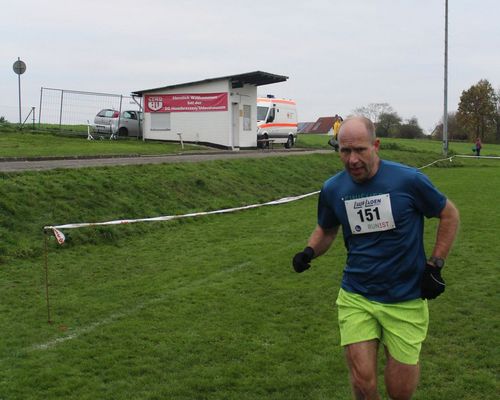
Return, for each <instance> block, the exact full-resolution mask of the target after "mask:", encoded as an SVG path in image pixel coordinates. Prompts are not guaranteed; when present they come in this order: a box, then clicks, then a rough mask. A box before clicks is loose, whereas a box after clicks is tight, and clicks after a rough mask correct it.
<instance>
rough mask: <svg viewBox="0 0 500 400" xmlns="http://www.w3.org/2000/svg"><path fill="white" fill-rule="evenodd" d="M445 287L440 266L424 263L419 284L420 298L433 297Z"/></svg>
mask: <svg viewBox="0 0 500 400" xmlns="http://www.w3.org/2000/svg"><path fill="white" fill-rule="evenodd" d="M445 287H446V284H445V283H444V279H443V278H442V277H441V268H438V267H435V266H434V265H431V264H426V265H425V270H424V273H423V275H422V283H421V285H420V289H421V292H422V293H421V297H422V299H435V298H436V297H438V296H439V295H440V294H441V293H443V292H444V289H445Z"/></svg>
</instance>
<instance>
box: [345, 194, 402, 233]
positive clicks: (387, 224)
mask: <svg viewBox="0 0 500 400" xmlns="http://www.w3.org/2000/svg"><path fill="white" fill-rule="evenodd" d="M344 204H345V209H346V211H347V218H348V219H349V225H350V226H351V232H352V233H353V235H360V234H363V233H371V232H380V231H388V230H390V229H394V228H395V227H396V224H395V223H394V217H393V216H392V208H391V196H390V195H389V194H381V195H378V196H370V197H363V198H360V199H354V200H345V201H344Z"/></svg>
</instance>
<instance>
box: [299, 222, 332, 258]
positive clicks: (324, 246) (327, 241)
mask: <svg viewBox="0 0 500 400" xmlns="http://www.w3.org/2000/svg"><path fill="white" fill-rule="evenodd" d="M338 230H339V227H338V226H336V227H334V228H331V229H324V228H322V227H321V226H319V225H316V228H315V229H314V231H313V232H312V234H311V237H310V238H309V241H308V242H307V245H308V246H309V247H312V248H313V250H314V257H315V258H316V257H319V256H320V255H322V254H324V253H326V251H327V250H328V249H329V248H330V246H331V244H332V242H333V240H334V239H335V237H336V236H337V232H338Z"/></svg>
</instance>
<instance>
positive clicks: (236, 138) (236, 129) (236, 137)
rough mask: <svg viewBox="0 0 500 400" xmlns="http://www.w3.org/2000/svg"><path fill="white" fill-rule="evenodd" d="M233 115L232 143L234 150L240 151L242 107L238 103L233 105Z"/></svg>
mask: <svg viewBox="0 0 500 400" xmlns="http://www.w3.org/2000/svg"><path fill="white" fill-rule="evenodd" d="M231 115H232V124H231V132H232V143H231V147H232V149H233V150H239V149H240V107H239V104H238V103H231Z"/></svg>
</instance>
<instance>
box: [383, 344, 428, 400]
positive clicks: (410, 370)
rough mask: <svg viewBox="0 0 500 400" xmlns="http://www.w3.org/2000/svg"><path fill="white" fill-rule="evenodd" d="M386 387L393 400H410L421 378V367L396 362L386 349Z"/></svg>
mask: <svg viewBox="0 0 500 400" xmlns="http://www.w3.org/2000/svg"><path fill="white" fill-rule="evenodd" d="M385 354H386V356H387V365H386V366H385V387H386V389H387V393H388V394H389V398H391V399H392V400H409V399H411V396H412V395H413V393H414V392H415V389H416V388H417V385H418V379H419V376H420V366H419V365H418V364H417V365H410V364H403V363H400V362H399V361H396V360H395V359H394V358H392V356H391V355H390V354H389V352H388V351H387V349H385Z"/></svg>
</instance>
